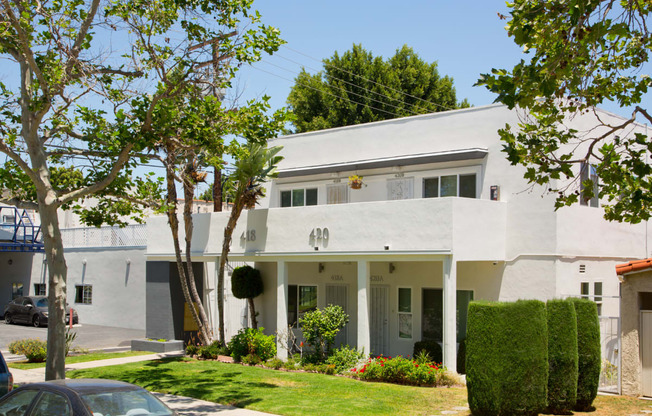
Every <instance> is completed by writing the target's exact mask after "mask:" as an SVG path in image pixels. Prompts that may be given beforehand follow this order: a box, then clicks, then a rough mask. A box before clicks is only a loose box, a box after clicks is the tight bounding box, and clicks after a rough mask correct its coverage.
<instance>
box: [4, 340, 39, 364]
mask: <svg viewBox="0 0 652 416" xmlns="http://www.w3.org/2000/svg"><path fill="white" fill-rule="evenodd" d="M9 352H10V353H12V354H18V355H24V356H25V357H26V358H27V361H28V362H30V363H42V362H43V361H45V359H46V358H47V356H48V349H47V343H46V342H45V341H41V340H40V339H21V340H19V341H14V342H12V343H11V344H9Z"/></svg>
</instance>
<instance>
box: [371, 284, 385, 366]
mask: <svg viewBox="0 0 652 416" xmlns="http://www.w3.org/2000/svg"><path fill="white" fill-rule="evenodd" d="M370 315H371V324H370V326H371V328H370V332H371V333H370V336H371V354H373V355H381V354H382V355H384V356H387V355H389V287H387V286H371V314H370Z"/></svg>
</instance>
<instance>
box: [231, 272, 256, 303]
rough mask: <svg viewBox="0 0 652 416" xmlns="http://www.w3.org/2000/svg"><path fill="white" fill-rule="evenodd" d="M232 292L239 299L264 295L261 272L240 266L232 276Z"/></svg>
mask: <svg viewBox="0 0 652 416" xmlns="http://www.w3.org/2000/svg"><path fill="white" fill-rule="evenodd" d="M231 292H233V296H235V297H236V298H238V299H249V298H255V297H256V296H259V295H261V294H262V293H263V278H262V277H261V275H260V270H258V269H254V268H253V267H251V266H240V267H236V268H235V269H234V270H233V274H232V275H231Z"/></svg>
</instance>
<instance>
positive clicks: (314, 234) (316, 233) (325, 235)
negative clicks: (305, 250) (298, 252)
mask: <svg viewBox="0 0 652 416" xmlns="http://www.w3.org/2000/svg"><path fill="white" fill-rule="evenodd" d="M309 237H310V245H314V246H315V247H319V246H321V247H327V246H328V239H329V238H330V232H329V231H328V228H326V227H324V228H319V227H317V228H313V229H312V231H310V236H309Z"/></svg>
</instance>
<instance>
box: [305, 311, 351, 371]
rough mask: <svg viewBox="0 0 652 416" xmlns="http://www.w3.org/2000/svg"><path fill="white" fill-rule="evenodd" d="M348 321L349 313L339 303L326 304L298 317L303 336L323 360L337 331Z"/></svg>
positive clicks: (328, 352)
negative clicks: (322, 307)
mask: <svg viewBox="0 0 652 416" xmlns="http://www.w3.org/2000/svg"><path fill="white" fill-rule="evenodd" d="M348 322H349V315H347V314H346V312H344V309H342V307H341V306H339V305H328V306H327V307H325V308H324V309H322V310H319V309H316V310H314V311H310V312H306V313H305V315H304V316H303V318H300V319H299V324H300V325H301V330H302V332H303V336H304V337H306V341H308V343H309V344H310V345H313V346H314V347H315V353H316V354H317V355H318V356H319V358H320V359H321V360H322V361H323V360H325V359H326V358H327V357H328V355H329V354H330V351H331V347H332V346H333V343H334V342H335V337H336V336H337V333H338V332H340V330H341V329H342V328H344V327H345V326H346V324H347V323H348Z"/></svg>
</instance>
